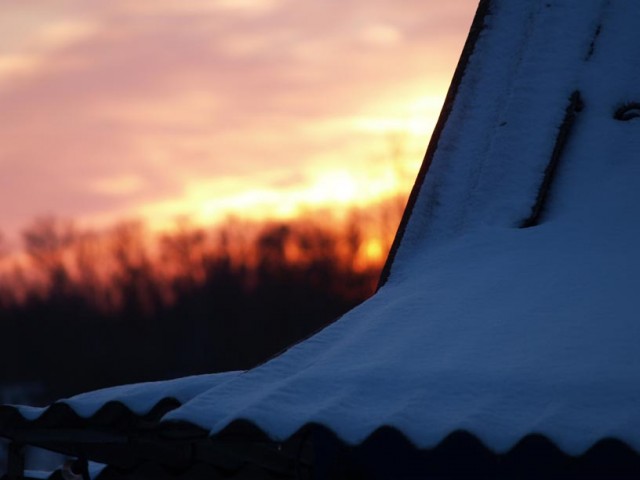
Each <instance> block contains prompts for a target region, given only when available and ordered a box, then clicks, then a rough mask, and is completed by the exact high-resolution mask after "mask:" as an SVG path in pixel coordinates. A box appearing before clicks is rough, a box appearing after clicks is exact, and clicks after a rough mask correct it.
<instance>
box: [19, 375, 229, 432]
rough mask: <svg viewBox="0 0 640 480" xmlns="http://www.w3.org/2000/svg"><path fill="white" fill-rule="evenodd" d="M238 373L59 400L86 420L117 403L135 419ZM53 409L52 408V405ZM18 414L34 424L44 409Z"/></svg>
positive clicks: (25, 409)
mask: <svg viewBox="0 0 640 480" xmlns="http://www.w3.org/2000/svg"><path fill="white" fill-rule="evenodd" d="M239 373H240V372H222V373H212V374H206V375H194V376H190V377H183V378H178V379H174V380H165V381H160V382H145V383H135V384H131V385H120V386H117V387H111V388H105V389H101V390H96V391H93V392H88V393H82V394H80V395H76V396H74V397H71V398H68V399H64V400H59V401H58V402H56V403H62V404H66V405H68V406H69V407H71V409H72V410H73V411H74V412H75V413H76V414H77V415H79V416H80V417H84V418H89V417H91V416H93V415H94V414H95V413H96V412H97V411H98V410H100V409H101V408H102V407H104V406H105V405H106V404H107V403H109V402H119V403H122V404H123V405H124V406H125V407H127V408H128V409H129V410H131V412H133V413H135V414H136V415H145V414H147V413H149V412H150V411H151V410H152V409H153V407H155V406H156V405H157V404H158V403H159V402H160V401H162V400H164V399H167V398H172V399H175V400H177V401H178V402H180V403H185V402H187V401H188V400H191V399H192V398H193V397H195V396H196V395H198V394H200V393H202V392H204V391H206V390H208V389H210V388H212V387H213V386H216V385H219V384H221V383H224V382H226V381H228V380H229V379H231V378H233V377H235V376H237V375H238V374H239ZM54 405H55V404H54ZM18 408H19V411H20V414H21V415H22V416H23V417H24V418H26V419H28V420H35V419H37V418H38V417H40V415H42V414H43V413H44V412H45V411H46V410H47V409H45V408H37V407H27V406H20V407H18Z"/></svg>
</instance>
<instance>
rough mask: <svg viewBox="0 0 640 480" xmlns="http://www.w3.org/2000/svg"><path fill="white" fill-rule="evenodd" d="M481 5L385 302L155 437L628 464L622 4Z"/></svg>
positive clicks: (636, 443) (204, 398)
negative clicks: (314, 438) (370, 442)
mask: <svg viewBox="0 0 640 480" xmlns="http://www.w3.org/2000/svg"><path fill="white" fill-rule="evenodd" d="M482 5H483V8H487V10H486V11H485V12H484V13H485V14H484V15H482V16H481V17H480V18H479V19H478V22H480V23H481V24H482V25H481V27H482V28H481V29H480V32H479V34H478V36H477V39H476V40H475V41H474V43H473V45H472V47H473V48H472V51H471V52H469V57H468V60H467V61H466V63H465V64H464V66H463V68H462V70H461V71H460V72H459V73H458V80H459V84H457V85H455V92H454V95H452V97H451V98H450V111H447V112H445V114H444V117H443V118H444V120H443V121H442V122H441V129H440V131H439V132H438V135H436V138H435V139H434V143H433V144H432V146H431V147H430V150H429V153H428V156H427V160H426V165H427V166H428V167H429V171H428V174H427V175H426V176H425V177H424V180H423V181H422V182H420V183H419V184H418V186H417V188H416V189H415V192H416V193H415V194H414V201H415V203H414V206H413V209H412V210H411V212H410V216H409V217H408V222H406V228H405V230H404V233H403V234H402V235H401V240H400V241H399V246H398V248H397V252H396V254H395V258H394V260H393V263H392V266H391V269H390V276H389V280H388V281H387V283H386V284H385V285H384V286H383V287H382V288H381V289H380V290H379V292H378V293H377V294H376V295H375V296H374V297H373V298H371V299H370V300H369V301H367V302H365V303H364V304H362V305H361V306H359V307H357V308H356V309H354V310H353V311H351V312H350V313H348V314H347V315H345V316H344V317H343V318H342V319H340V320H339V321H337V322H336V323H334V324H333V325H331V326H329V327H327V328H326V329H324V330H323V331H321V332H320V333H319V334H317V335H315V336H313V337H312V338H310V339H308V340H306V341H305V342H303V343H301V344H298V345H297V346H295V347H293V348H291V349H290V350H288V351H287V352H285V353H284V354H282V355H280V356H279V357H277V358H275V359H273V360H271V361H270V362H267V363H266V364H264V365H262V366H260V367H258V368H256V369H254V370H252V371H249V372H247V373H245V374H244V375H241V376H238V377H236V378H234V379H232V380H230V381H229V382H225V383H223V384H221V385H219V386H217V387H214V388H212V389H210V390H208V391H206V392H204V393H202V394H200V395H198V396H196V397H195V398H193V399H192V400H191V401H189V402H187V403H186V404H184V405H183V406H182V407H180V408H178V409H176V410H173V411H171V412H169V413H168V414H167V415H166V416H165V417H164V420H163V421H164V422H176V421H180V422H184V421H186V422H189V423H192V424H195V425H198V426H200V427H202V428H204V429H206V430H209V431H210V432H211V434H216V433H217V432H220V431H221V430H222V429H224V428H225V427H226V426H228V425H229V424H231V423H233V422H236V421H238V420H246V421H249V422H251V423H254V424H255V425H256V426H258V427H259V428H260V429H262V430H263V431H264V432H265V433H267V434H268V435H269V436H270V437H272V438H274V439H285V438H288V437H289V436H291V435H292V434H294V433H295V432H296V431H298V430H299V429H300V428H302V427H303V426H304V425H307V424H309V423H318V424H322V425H324V426H326V427H327V428H330V429H331V430H332V431H334V432H335V433H336V434H337V435H338V436H339V437H340V438H342V439H343V440H344V441H346V442H349V443H352V444H357V443H359V442H362V441H363V440H364V439H365V438H367V436H369V435H370V434H371V433H372V432H374V431H375V430H377V429H379V428H380V427H381V426H385V425H386V426H391V427H394V428H396V429H398V430H400V431H401V432H403V433H404V434H405V435H406V436H407V437H408V438H409V439H410V440H411V441H412V442H414V443H415V445H417V446H418V447H421V448H429V447H433V446H435V445H437V444H438V443H439V442H441V441H442V439H443V438H445V437H447V435H449V434H450V433H451V432H453V431H457V430H466V431H468V432H471V433H473V434H474V435H476V436H478V438H480V439H481V440H482V441H483V442H484V443H485V444H486V445H487V446H489V447H490V448H492V449H493V450H495V451H497V452H504V451H506V450H508V449H510V448H511V447H512V446H513V445H514V444H515V443H516V442H517V441H518V440H520V439H521V438H522V437H524V436H526V435H529V434H532V433H538V434H542V435H545V436H546V437H548V438H549V439H551V440H552V441H553V442H555V443H556V444H557V445H558V446H559V447H560V448H561V449H563V450H564V451H565V452H567V453H570V454H579V453H581V452H584V451H585V450H586V449H587V448H588V447H590V446H591V445H592V444H593V443H594V442H596V441H598V440H600V439H603V438H607V437H613V438H617V439H620V440H622V441H624V442H626V443H628V444H629V445H630V446H632V447H633V448H634V449H635V450H637V451H640V409H638V405H639V404H640V383H639V382H638V381H637V380H638V378H640V353H639V352H640V349H638V348H637V339H638V338H640V322H638V321H637V316H638V311H640V299H639V297H638V295H637V292H636V290H637V281H638V280H637V279H638V278H639V275H640V252H639V250H638V248H637V245H638V241H639V239H640V226H638V224H637V222H634V220H635V219H637V218H638V217H639V213H640V211H639V210H640V162H638V159H637V156H638V155H637V152H638V151H640V150H639V148H638V147H640V131H639V129H640V119H637V120H634V119H633V118H634V116H635V114H634V109H633V105H630V108H628V109H627V110H628V111H627V112H626V115H618V116H619V117H629V118H630V120H629V121H621V120H617V119H615V118H614V112H615V111H616V109H619V108H620V107H621V106H624V104H625V103H626V102H633V101H638V100H640V87H639V86H640V64H638V63H637V61H636V60H637V58H640V41H639V38H638V29H637V25H638V24H640V4H638V2H637V1H635V0H616V1H615V2H610V1H606V0H602V1H595V0H594V1H590V2H575V1H573V0H530V1H512V0H494V1H491V2H484V3H483V4H482ZM476 26H478V25H476ZM454 83H455V82H454ZM636 110H637V109H636ZM525 225H526V226H530V228H521V227H523V226H525Z"/></svg>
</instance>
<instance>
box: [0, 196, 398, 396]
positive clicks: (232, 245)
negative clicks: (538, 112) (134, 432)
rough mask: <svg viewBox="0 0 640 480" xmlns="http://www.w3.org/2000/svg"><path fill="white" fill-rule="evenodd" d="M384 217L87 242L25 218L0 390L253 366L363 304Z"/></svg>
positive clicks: (63, 228)
mask: <svg viewBox="0 0 640 480" xmlns="http://www.w3.org/2000/svg"><path fill="white" fill-rule="evenodd" d="M397 205H398V200H397V199H393V200H392V201H388V202H384V203H382V204H380V205H378V206H375V207H371V208H369V209H368V210H356V209H354V210H352V211H351V212H350V213H349V214H348V215H347V216H346V218H347V220H344V221H337V220H336V219H335V218H333V217H331V216H328V214H326V213H325V214H324V215H321V214H315V215H308V216H306V217H305V219H297V220H291V221H287V222H282V221H280V222H275V221H273V222H263V223H248V222H242V221H239V220H236V221H233V220H230V221H228V222H227V223H225V224H224V225H222V226H218V227H216V228H210V229H205V228H201V227H196V226H193V225H191V224H190V223H189V222H187V221H184V220H183V221H181V222H178V225H177V227H176V228H175V229H174V230H172V231H171V232H170V233H164V234H161V235H155V236H154V235H150V234H149V233H148V232H146V230H145V228H144V226H143V224H141V223H139V222H124V223H121V224H119V225H117V226H116V227H114V228H112V229H110V230H108V231H105V232H102V233H95V232H92V231H89V230H80V229H77V228H75V227H74V226H73V224H72V223H71V222H68V221H64V220H60V219H55V218H41V219H37V220H35V221H34V222H33V223H32V224H31V225H30V226H29V227H28V228H27V229H25V231H24V232H23V248H24V252H25V254H26V256H27V259H28V262H27V267H26V268H25V267H13V268H12V269H7V268H6V267H5V269H4V272H3V274H2V277H0V322H1V323H2V327H1V328H2V335H0V352H2V356H3V362H2V365H3V370H4V372H3V373H2V375H1V377H0V390H1V389H2V388H3V387H4V388H5V389H6V388H11V387H12V386H14V388H15V386H24V388H30V387H29V386H31V387H32V389H33V392H31V393H30V394H29V396H30V398H29V400H30V401H33V402H36V403H42V402H48V401H51V400H52V399H55V398H59V397H62V396H68V395H71V394H74V393H78V392H81V391H86V390H90V389H96V388H101V387H104V386H109V385H115V384H122V383H130V382H139V381H148V380H159V379H165V378H173V377H177V376H183V375H190V374H197V373H206V372H216V371H225V370H233V369H246V368H249V367H252V366H254V365H256V364H258V363H260V362H262V361H264V360H266V359H267V358H269V357H270V356H272V355H273V354H275V353H277V352H278V351H280V350H281V349H283V348H286V347H287V346H289V345H291V344H293V343H295V342H296V341H299V340H300V339H302V338H304V337H306V336H308V335H309V334H311V333H313V332H314V331H316V330H318V329H319V328H321V327H323V326H324V325H326V324H328V323H330V322H331V321H333V320H335V319H336V318H337V317H339V316H340V315H341V314H342V313H344V312H345V311H347V310H349V309H350V308H352V307H353V306H355V305H356V304H358V303H360V302H361V301H363V300H364V299H365V298H367V297H368V296H369V295H370V294H371V293H372V292H373V290H374V288H375V285H376V283H377V280H378V275H379V270H380V267H381V260H382V259H383V258H382V257H380V258H378V259H377V261H368V262H367V261H366V256H365V254H364V253H365V249H366V245H367V241H368V240H370V239H371V237H372V236H375V237H377V238H379V239H381V242H382V248H383V249H384V248H388V244H389V242H390V240H391V237H392V235H393V231H394V230H395V225H396V224H397V221H398V216H399V209H398V208H397ZM5 263H6V262H5ZM34 386H35V387H34ZM40 388H41V390H39V389H40ZM0 393H1V392H0ZM38 393H39V395H38ZM5 400H6V399H5Z"/></svg>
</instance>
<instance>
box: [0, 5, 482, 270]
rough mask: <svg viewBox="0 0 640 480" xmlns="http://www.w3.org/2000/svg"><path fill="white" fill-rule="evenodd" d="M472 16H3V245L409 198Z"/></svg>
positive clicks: (253, 12)
mask: <svg viewBox="0 0 640 480" xmlns="http://www.w3.org/2000/svg"><path fill="white" fill-rule="evenodd" d="M476 5H477V2H476V1H475V0H464V1H460V2H455V3H454V2H448V3H446V4H444V3H440V4H438V5H435V4H434V2H429V3H427V2H419V1H416V0H410V1H407V2H402V3H401V4H399V3H398V2H393V1H391V0H366V1H365V0H350V1H349V2H343V3H341V4H340V5H339V6H336V5H332V6H328V5H327V4H326V3H324V2H322V1H321V0H311V1H309V2H295V1H294V0H242V1H238V0H233V1H228V0H207V1H201V0H140V1H136V2H133V3H132V2H128V1H125V0H98V1H96V2H91V4H87V3H86V2H84V1H82V0H67V1H65V2H60V3H58V2H54V3H44V4H43V3H41V2H22V1H18V0H8V1H7V2H3V3H2V4H1V5H0V109H2V111H3V116H2V118H0V166H1V167H2V169H3V175H2V176H0V218H2V223H0V231H2V232H4V234H5V237H7V238H8V239H9V243H11V242H14V243H15V242H17V239H18V238H19V232H20V230H21V229H23V228H24V227H25V226H26V225H28V224H29V222H30V221H32V219H34V218H36V217H41V216H43V215H53V216H57V217H61V218H72V219H74V220H75V221H77V222H78V223H79V224H80V225H82V226H88V227H98V228H102V227H108V226H109V225H113V224H114V223H116V222H118V221H120V220H122V219H126V218H139V219H142V220H143V221H144V222H145V223H146V224H147V225H148V227H149V228H150V229H151V230H152V231H158V230H167V229H171V228H173V225H174V224H175V218H176V217H180V216H184V215H187V216H189V217H190V218H191V219H192V221H193V222H194V223H196V224H199V225H209V224H214V223H219V222H222V221H224V220H225V219H226V218H228V217H229V216H236V217H241V218H247V219H252V220H267V219H291V218H296V217H299V216H301V215H305V214H306V212H309V211H313V210H318V209H320V210H322V209H327V210H330V211H332V212H333V213H334V214H337V213H339V212H340V211H345V212H346V211H347V210H348V209H349V208H350V207H360V208H362V207H364V206H366V205H371V204H375V203H379V202H381V201H383V200H385V199H390V198H394V197H396V196H398V195H403V194H404V195H406V193H407V192H408V191H409V189H410V187H411V185H412V183H413V179H414V177H415V174H416V172H417V170H418V168H419V165H420V162H421V161H422V156H423V154H424V151H425V149H426V146H427V143H428V139H429V134H430V133H431V131H432V129H433V126H434V125H435V122H436V120H437V116H438V114H439V111H440V108H441V105H442V101H443V99H444V95H445V93H446V88H447V86H448V84H449V80H450V78H451V75H452V74H453V68H454V66H455V64H456V62H457V58H458V56H459V53H460V51H461V48H462V45H463V42H464V40H465V37H466V33H467V31H468V28H469V25H470V23H471V18H472V15H473V13H474V11H475V7H476ZM385 235H386V234H385ZM374 237H375V235H374V236H372V240H371V241H370V242H369V243H368V244H367V245H366V247H365V257H366V258H368V259H369V260H371V261H379V259H381V258H382V257H383V256H384V255H385V254H386V252H383V250H384V247H383V243H384V242H386V240H384V242H383V241H382V240H379V239H378V240H376V239H375V238H374Z"/></svg>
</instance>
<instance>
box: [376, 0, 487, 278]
mask: <svg viewBox="0 0 640 480" xmlns="http://www.w3.org/2000/svg"><path fill="white" fill-rule="evenodd" d="M492 1H493V0H480V4H479V5H478V9H477V10H476V13H475V16H474V18H473V22H472V23H471V28H470V29H469V35H468V36H467V40H466V42H465V44H464V47H463V49H462V53H461V55H460V59H459V60H458V64H457V66H456V69H455V72H454V74H453V78H452V79H451V84H450V85H449V90H448V91H447V96H446V97H445V100H444V104H443V106H442V111H441V112H440V116H439V117H438V121H437V123H436V126H435V128H434V129H433V133H432V134H431V140H429V145H428V147H427V151H426V153H425V155H424V159H423V161H422V165H421V166H420V170H419V171H418V176H417V177H416V181H415V183H414V184H413V188H412V189H411V193H410V194H409V198H408V200H407V205H406V207H405V209H404V213H403V215H402V219H401V220H400V225H399V226H398V230H397V232H396V235H395V237H394V239H393V243H392V244H391V248H390V249H389V254H388V255H387V259H386V261H385V264H384V266H383V268H382V271H381V273H380V279H379V281H378V287H377V289H378V290H379V289H380V288H381V287H382V286H383V285H384V284H385V283H386V282H387V280H388V279H389V275H390V274H391V268H392V267H393V262H394V260H395V257H396V253H397V251H398V249H399V248H400V244H401V243H402V239H403V238H404V233H405V231H406V229H407V225H408V223H409V220H410V219H411V215H412V214H413V208H414V206H415V204H416V201H417V200H418V196H419V195H420V190H421V188H422V185H423V184H424V179H425V177H426V175H427V172H428V170H429V166H430V165H431V161H432V160H433V157H434V155H435V153H436V150H437V149H438V143H439V141H440V136H441V134H442V131H443V130H444V127H445V125H446V123H447V120H448V119H449V114H450V113H451V110H452V109H453V104H454V102H455V99H456V95H457V93H458V88H459V87H460V83H461V82H462V77H463V76H464V73H465V70H466V68H467V65H468V63H469V58H470V57H471V55H472V54H473V51H474V49H475V46H476V42H477V40H478V37H479V36H480V32H482V30H483V29H484V27H485V18H486V16H487V15H488V14H489V13H490V10H491V5H492Z"/></svg>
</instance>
